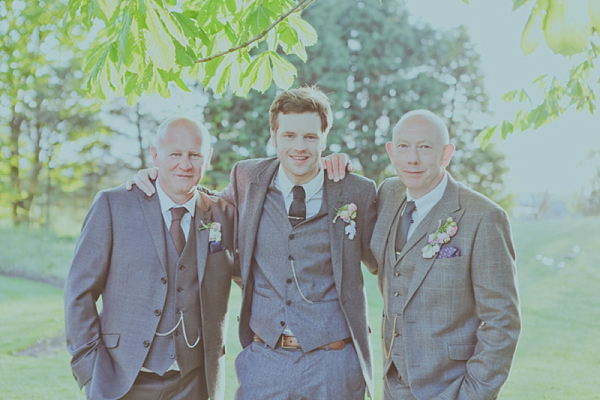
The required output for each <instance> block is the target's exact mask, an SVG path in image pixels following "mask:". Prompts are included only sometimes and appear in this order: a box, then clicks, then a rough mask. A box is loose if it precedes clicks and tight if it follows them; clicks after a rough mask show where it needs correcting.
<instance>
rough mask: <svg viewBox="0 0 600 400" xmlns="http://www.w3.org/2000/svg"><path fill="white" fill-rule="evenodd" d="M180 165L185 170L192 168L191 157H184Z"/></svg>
mask: <svg viewBox="0 0 600 400" xmlns="http://www.w3.org/2000/svg"><path fill="white" fill-rule="evenodd" d="M179 167H180V168H181V169H183V170H188V169H190V168H192V162H191V161H190V159H189V157H184V158H183V161H181V163H179Z"/></svg>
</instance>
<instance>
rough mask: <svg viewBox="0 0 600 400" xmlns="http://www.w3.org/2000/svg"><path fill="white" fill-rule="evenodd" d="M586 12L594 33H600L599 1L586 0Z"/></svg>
mask: <svg viewBox="0 0 600 400" xmlns="http://www.w3.org/2000/svg"><path fill="white" fill-rule="evenodd" d="M588 12H589V14H590V19H591V21H592V24H593V25H594V27H595V28H596V31H597V32H600V1H598V0H588Z"/></svg>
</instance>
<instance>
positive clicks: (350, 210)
mask: <svg viewBox="0 0 600 400" xmlns="http://www.w3.org/2000/svg"><path fill="white" fill-rule="evenodd" d="M357 210H358V207H356V204H354V203H350V204H345V205H343V206H341V207H340V208H339V209H338V210H337V214H336V215H335V218H334V219H333V223H334V224H335V221H337V219H338V218H341V219H342V220H343V221H344V222H345V223H346V224H348V225H346V229H344V233H345V234H346V235H348V239H350V240H352V239H354V236H356V222H354V218H356V211H357Z"/></svg>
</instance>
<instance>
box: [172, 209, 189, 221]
mask: <svg viewBox="0 0 600 400" xmlns="http://www.w3.org/2000/svg"><path fill="white" fill-rule="evenodd" d="M186 212H187V208H185V207H172V208H171V218H172V220H173V221H181V218H183V216H184V215H185V213H186Z"/></svg>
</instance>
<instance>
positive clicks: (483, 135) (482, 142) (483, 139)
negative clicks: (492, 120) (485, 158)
mask: <svg viewBox="0 0 600 400" xmlns="http://www.w3.org/2000/svg"><path fill="white" fill-rule="evenodd" d="M496 128H497V126H488V127H487V128H485V129H483V130H482V131H481V132H479V135H477V141H478V142H479V146H480V147H481V148H482V149H485V148H486V147H487V146H488V144H489V143H490V141H491V140H492V137H493V136H494V132H496Z"/></svg>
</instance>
